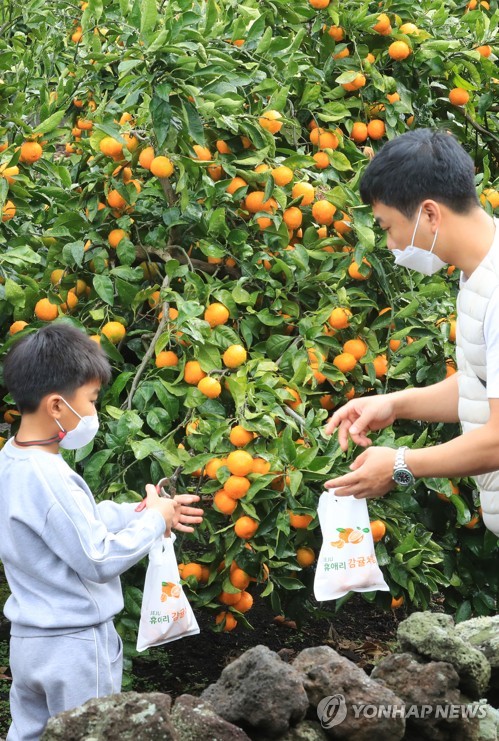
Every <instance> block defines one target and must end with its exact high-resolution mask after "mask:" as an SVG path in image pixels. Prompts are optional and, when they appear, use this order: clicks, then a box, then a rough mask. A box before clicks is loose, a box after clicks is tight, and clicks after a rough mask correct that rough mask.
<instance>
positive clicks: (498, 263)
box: [456, 220, 499, 536]
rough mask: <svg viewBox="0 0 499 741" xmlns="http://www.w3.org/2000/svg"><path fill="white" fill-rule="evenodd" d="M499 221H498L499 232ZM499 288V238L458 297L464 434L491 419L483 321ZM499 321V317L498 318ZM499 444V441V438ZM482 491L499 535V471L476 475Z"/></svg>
mask: <svg viewBox="0 0 499 741" xmlns="http://www.w3.org/2000/svg"><path fill="white" fill-rule="evenodd" d="M498 224H499V222H498V221H497V220H496V231H499V230H498V229H497V226H498ZM497 290H499V239H497V234H496V239H494V244H493V245H492V248H491V249H490V250H489V252H488V254H487V255H486V256H485V258H484V259H483V260H482V262H481V263H480V265H479V266H478V267H477V268H476V269H475V270H474V271H473V273H472V274H471V276H470V277H469V278H468V280H466V281H465V282H464V283H462V286H461V289H460V292H459V296H458V300H457V336H456V360H457V367H458V370H459V419H460V421H461V426H462V429H463V433H465V432H469V431H470V430H473V429H474V428H476V427H481V426H482V425H484V424H485V423H486V422H487V420H488V419H489V415H490V409H489V403H488V399H487V391H486V389H485V387H484V386H483V384H482V383H481V382H480V380H479V379H480V378H482V379H484V380H486V378H487V362H486V346H485V337H484V333H483V323H484V319H485V314H486V312H487V307H488V304H489V300H490V298H491V296H492V294H493V293H494V291H497ZM498 320H499V318H498ZM498 444H499V441H498ZM475 480H476V483H477V486H478V488H479V491H480V503H481V506H482V514H483V522H484V524H485V526H486V527H487V528H488V529H489V530H491V531H492V532H493V533H494V534H495V535H497V536H499V471H493V472H492V473H486V474H481V475H480V476H476V477H475Z"/></svg>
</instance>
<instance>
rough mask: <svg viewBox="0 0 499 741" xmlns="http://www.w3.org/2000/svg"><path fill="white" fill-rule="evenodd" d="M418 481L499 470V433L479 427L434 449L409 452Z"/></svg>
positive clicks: (408, 460)
mask: <svg viewBox="0 0 499 741" xmlns="http://www.w3.org/2000/svg"><path fill="white" fill-rule="evenodd" d="M405 461H406V463H407V465H408V466H409V468H410V469H411V471H412V473H413V474H414V476H416V478H430V477H431V478H433V477H435V478H449V479H451V478H462V477H464V476H478V475H479V474H483V473H490V472H491V471H498V470H499V429H497V428H496V427H492V426H491V425H484V426H483V427H478V428H476V429H474V430H471V431H470V432H467V433H466V434H464V435H460V436H459V437H456V438H454V440H450V441H449V442H447V443H443V444H442V445H435V446H434V447H432V448H420V449H411V450H407V451H406V456H405Z"/></svg>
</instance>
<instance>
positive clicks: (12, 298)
mask: <svg viewBox="0 0 499 741" xmlns="http://www.w3.org/2000/svg"><path fill="white" fill-rule="evenodd" d="M5 298H6V299H7V301H8V302H9V304H12V305H13V306H18V307H21V308H22V307H23V306H24V303H25V300H26V295H25V291H24V289H23V288H22V287H21V286H20V285H19V284H18V283H16V282H15V281H13V280H12V279H11V278H7V279H6V281H5Z"/></svg>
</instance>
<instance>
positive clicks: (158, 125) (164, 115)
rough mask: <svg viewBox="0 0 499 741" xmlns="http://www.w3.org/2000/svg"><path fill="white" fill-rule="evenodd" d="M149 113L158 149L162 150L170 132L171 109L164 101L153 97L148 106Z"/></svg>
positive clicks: (155, 96)
mask: <svg viewBox="0 0 499 741" xmlns="http://www.w3.org/2000/svg"><path fill="white" fill-rule="evenodd" d="M149 111H150V114H151V122H152V127H153V129H154V134H155V136H156V140H157V142H158V148H159V149H162V147H163V146H164V144H165V141H166V139H167V137H168V133H169V131H170V124H171V120H172V113H173V112H172V107H171V105H170V103H168V102H167V101H166V100H163V98H160V97H159V96H158V95H154V96H153V98H152V100H151V103H150V106H149Z"/></svg>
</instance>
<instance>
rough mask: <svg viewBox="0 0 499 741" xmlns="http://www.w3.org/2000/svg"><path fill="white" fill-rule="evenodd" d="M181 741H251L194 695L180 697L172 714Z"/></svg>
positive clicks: (241, 731)
mask: <svg viewBox="0 0 499 741" xmlns="http://www.w3.org/2000/svg"><path fill="white" fill-rule="evenodd" d="M171 721H172V724H173V726H174V728H175V730H176V732H177V735H178V740H179V741H199V739H203V741H250V739H249V736H247V735H246V734H245V732H244V731H243V730H241V729H240V728H238V727H237V726H235V725H233V724H232V723H229V722H228V721H226V720H224V719H223V718H221V717H220V716H219V715H217V714H216V712H215V710H214V708H213V706H212V705H211V704H210V703H209V702H207V701H203V700H201V699H200V698H199V697H193V695H180V697H178V698H177V700H176V701H175V705H174V707H173V710H172V714H171Z"/></svg>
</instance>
